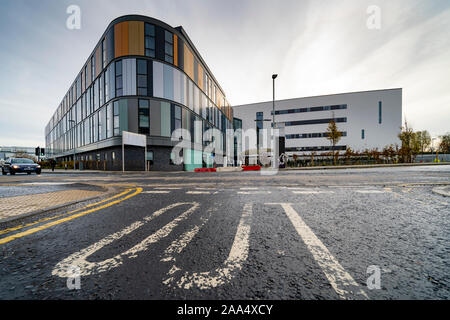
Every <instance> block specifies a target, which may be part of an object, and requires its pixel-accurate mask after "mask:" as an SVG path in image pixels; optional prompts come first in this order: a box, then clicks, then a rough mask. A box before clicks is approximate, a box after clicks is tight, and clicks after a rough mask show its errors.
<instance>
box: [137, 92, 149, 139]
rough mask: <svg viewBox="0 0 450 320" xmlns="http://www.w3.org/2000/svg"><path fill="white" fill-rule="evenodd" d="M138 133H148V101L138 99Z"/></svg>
mask: <svg viewBox="0 0 450 320" xmlns="http://www.w3.org/2000/svg"><path fill="white" fill-rule="evenodd" d="M139 133H140V134H149V133H150V120H149V102H148V100H142V99H139Z"/></svg>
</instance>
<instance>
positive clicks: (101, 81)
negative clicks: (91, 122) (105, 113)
mask: <svg viewBox="0 0 450 320" xmlns="http://www.w3.org/2000/svg"><path fill="white" fill-rule="evenodd" d="M98 80H99V87H98V91H99V93H98V98H99V108H101V106H102V105H103V103H104V101H103V100H104V99H105V74H104V73H102V75H101V76H100V78H98Z"/></svg>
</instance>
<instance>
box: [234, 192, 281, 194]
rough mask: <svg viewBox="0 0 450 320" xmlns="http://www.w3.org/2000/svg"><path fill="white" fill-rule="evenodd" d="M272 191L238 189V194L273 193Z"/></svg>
mask: <svg viewBox="0 0 450 320" xmlns="http://www.w3.org/2000/svg"><path fill="white" fill-rule="evenodd" d="M271 193H272V192H271V191H238V193H237V194H271Z"/></svg>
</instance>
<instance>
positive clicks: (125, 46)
mask: <svg viewBox="0 0 450 320" xmlns="http://www.w3.org/2000/svg"><path fill="white" fill-rule="evenodd" d="M128 29H129V28H128V21H125V22H121V23H118V24H116V25H114V51H115V58H118V57H122V56H127V55H128V54H129V40H128V38H129V37H128Z"/></svg>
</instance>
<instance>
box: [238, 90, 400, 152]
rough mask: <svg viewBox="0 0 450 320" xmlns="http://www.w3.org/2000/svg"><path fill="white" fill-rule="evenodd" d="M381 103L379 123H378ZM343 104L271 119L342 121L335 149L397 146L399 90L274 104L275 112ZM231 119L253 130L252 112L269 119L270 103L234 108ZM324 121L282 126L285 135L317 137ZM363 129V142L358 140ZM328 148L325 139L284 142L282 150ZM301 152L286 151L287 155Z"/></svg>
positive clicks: (267, 124)
mask: <svg viewBox="0 0 450 320" xmlns="http://www.w3.org/2000/svg"><path fill="white" fill-rule="evenodd" d="M380 103H381V123H380ZM338 105H346V106H347V107H346V109H338V110H331V108H328V109H329V110H326V111H311V110H310V109H309V110H308V112H295V113H289V114H279V115H276V116H275V122H277V123H288V122H295V121H306V120H326V119H331V118H335V119H338V118H346V122H338V123H337V127H338V129H339V130H340V131H342V132H346V136H344V137H342V138H341V140H340V141H339V143H338V146H342V147H344V146H345V147H351V148H352V149H353V150H357V151H362V150H364V149H373V148H378V149H379V150H381V149H382V148H384V147H385V146H387V145H390V144H400V141H399V139H398V137H397V136H398V134H399V133H400V127H401V126H402V89H389V90H376V91H366V92H356V93H344V94H336V95H327V96H318V97H308V98H298V99H290V100H282V101H275V110H276V111H283V110H291V109H304V108H315V107H323V106H328V107H331V106H338ZM233 110H234V117H236V118H239V119H241V120H242V129H243V130H247V129H256V122H255V120H256V113H257V112H263V114H264V117H263V118H264V119H268V120H269V119H270V120H271V119H272V101H268V102H262V103H256V104H249V105H243V106H234V107H233ZM270 127H271V122H264V128H267V129H270ZM327 127H328V122H326V121H325V122H324V123H320V124H317V123H316V124H302V125H295V126H289V125H286V126H285V134H286V136H289V135H301V134H320V133H325V132H326V129H327ZM362 130H364V139H363V138H362ZM256 147H257V146H256V142H253V143H252V144H251V145H249V146H247V145H243V149H244V150H248V149H256ZM304 147H330V142H329V141H328V140H327V139H326V138H325V137H318V138H312V137H311V138H302V139H286V148H304ZM294 153H296V154H301V153H302V152H288V154H294Z"/></svg>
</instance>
